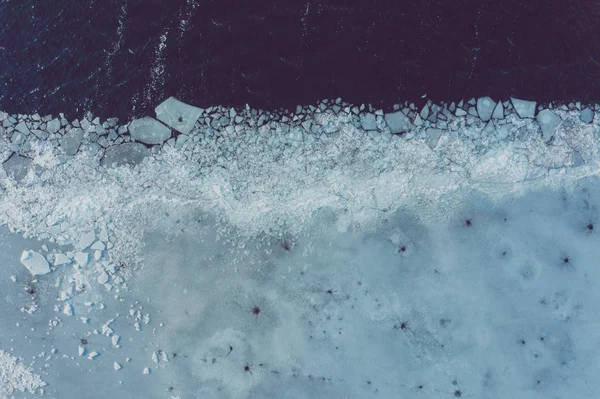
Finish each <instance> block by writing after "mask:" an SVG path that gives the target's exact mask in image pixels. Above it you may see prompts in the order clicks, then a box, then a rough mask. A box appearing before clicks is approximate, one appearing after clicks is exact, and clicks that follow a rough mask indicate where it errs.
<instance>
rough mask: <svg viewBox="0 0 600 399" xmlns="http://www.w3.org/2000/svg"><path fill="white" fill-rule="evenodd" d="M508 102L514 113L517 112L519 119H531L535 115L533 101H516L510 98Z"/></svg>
mask: <svg viewBox="0 0 600 399" xmlns="http://www.w3.org/2000/svg"><path fill="white" fill-rule="evenodd" d="M510 101H511V102H512V105H513V107H515V111H517V115H519V117H521V118H533V116H534V115H535V104H536V102H535V101H525V100H518V99H516V98H513V97H511V98H510Z"/></svg>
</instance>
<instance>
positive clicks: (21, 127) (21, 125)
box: [15, 122, 31, 136]
mask: <svg viewBox="0 0 600 399" xmlns="http://www.w3.org/2000/svg"><path fill="white" fill-rule="evenodd" d="M15 129H17V130H18V131H19V132H21V133H23V134H24V135H25V136H28V135H29V134H31V130H29V128H28V127H27V125H26V124H25V122H20V123H19V124H18V125H17V126H15Z"/></svg>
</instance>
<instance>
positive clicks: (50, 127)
mask: <svg viewBox="0 0 600 399" xmlns="http://www.w3.org/2000/svg"><path fill="white" fill-rule="evenodd" d="M58 129H60V121H59V120H58V119H52V120H51V121H50V122H48V123H47V124H46V130H47V131H48V133H50V134H53V133H56V132H58Z"/></svg>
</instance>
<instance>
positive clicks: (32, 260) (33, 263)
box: [21, 251, 51, 276]
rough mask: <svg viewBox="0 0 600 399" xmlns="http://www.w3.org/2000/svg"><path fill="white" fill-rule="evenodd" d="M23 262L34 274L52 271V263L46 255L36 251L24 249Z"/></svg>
mask: <svg viewBox="0 0 600 399" xmlns="http://www.w3.org/2000/svg"><path fill="white" fill-rule="evenodd" d="M21 263H22V264H23V266H25V267H26V268H27V269H28V270H29V272H30V273H31V274H32V275H34V276H39V275H43V274H48V273H50V272H51V270H50V265H49V264H48V261H47V260H46V258H44V256H43V255H42V254H40V253H37V252H35V251H23V253H22V254H21Z"/></svg>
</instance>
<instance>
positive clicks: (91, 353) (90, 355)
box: [88, 351, 100, 360]
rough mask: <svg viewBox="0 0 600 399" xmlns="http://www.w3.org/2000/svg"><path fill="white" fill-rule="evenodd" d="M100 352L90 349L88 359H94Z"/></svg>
mask: <svg viewBox="0 0 600 399" xmlns="http://www.w3.org/2000/svg"><path fill="white" fill-rule="evenodd" d="M99 355H100V354H99V353H98V352H96V351H92V352H90V354H89V355H88V359H90V360H94V359H95V358H97V357H98V356H99Z"/></svg>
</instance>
